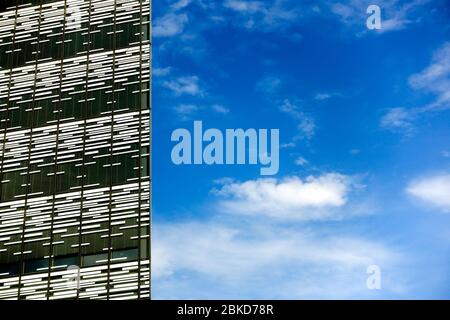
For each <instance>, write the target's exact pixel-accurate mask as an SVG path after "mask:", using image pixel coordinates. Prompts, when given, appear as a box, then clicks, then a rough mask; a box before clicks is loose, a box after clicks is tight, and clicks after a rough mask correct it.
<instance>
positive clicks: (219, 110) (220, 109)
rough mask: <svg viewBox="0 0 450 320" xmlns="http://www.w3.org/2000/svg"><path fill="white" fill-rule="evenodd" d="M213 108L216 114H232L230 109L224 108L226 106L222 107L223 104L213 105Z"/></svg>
mask: <svg viewBox="0 0 450 320" xmlns="http://www.w3.org/2000/svg"><path fill="white" fill-rule="evenodd" d="M211 108H212V109H213V110H214V111H215V112H217V113H221V114H227V113H229V112H230V109H228V108H226V107H224V106H223V105H221V104H213V105H212V106H211Z"/></svg>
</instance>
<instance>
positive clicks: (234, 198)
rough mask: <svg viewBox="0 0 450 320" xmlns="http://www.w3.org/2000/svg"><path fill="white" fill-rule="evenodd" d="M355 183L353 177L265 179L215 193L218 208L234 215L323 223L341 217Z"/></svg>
mask: <svg viewBox="0 0 450 320" xmlns="http://www.w3.org/2000/svg"><path fill="white" fill-rule="evenodd" d="M352 187H353V181H352V179H351V178H350V177H348V176H345V175H342V174H338V173H327V174H323V175H320V176H317V177H314V176H309V177H306V178H305V179H303V180H302V179H301V178H299V177H297V176H291V177H287V178H284V179H275V178H262V179H256V180H248V181H244V182H232V183H227V184H225V185H223V186H222V187H221V188H219V189H218V190H214V193H215V194H216V195H217V196H219V197H220V199H221V200H220V201H219V204H218V206H219V207H220V208H221V210H223V211H225V212H227V213H231V214H241V215H256V216H269V217H272V218H277V219H294V220H321V219H334V218H338V217H340V216H341V211H339V210H334V209H338V208H341V207H343V206H344V205H346V204H347V202H348V196H349V194H350V192H351V191H352Z"/></svg>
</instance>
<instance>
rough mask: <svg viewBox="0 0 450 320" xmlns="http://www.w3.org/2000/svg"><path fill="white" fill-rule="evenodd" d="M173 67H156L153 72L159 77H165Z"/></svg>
mask: <svg viewBox="0 0 450 320" xmlns="http://www.w3.org/2000/svg"><path fill="white" fill-rule="evenodd" d="M171 69H172V68H171V67H165V68H154V69H153V70H152V73H153V75H154V76H157V77H164V76H167V75H169V73H170V71H171Z"/></svg>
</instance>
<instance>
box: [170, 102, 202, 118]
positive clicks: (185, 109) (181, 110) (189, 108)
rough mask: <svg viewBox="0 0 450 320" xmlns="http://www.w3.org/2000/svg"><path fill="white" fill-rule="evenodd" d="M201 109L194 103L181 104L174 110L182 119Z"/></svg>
mask: <svg viewBox="0 0 450 320" xmlns="http://www.w3.org/2000/svg"><path fill="white" fill-rule="evenodd" d="M199 109H200V107H199V106H197V105H194V104H179V105H177V106H176V107H175V108H174V111H175V113H176V114H177V115H178V116H179V117H180V118H181V119H182V120H187V119H190V117H191V116H192V115H193V114H194V113H196V112H197V111H198V110H199Z"/></svg>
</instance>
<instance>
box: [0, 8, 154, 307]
mask: <svg viewBox="0 0 450 320" xmlns="http://www.w3.org/2000/svg"><path fill="white" fill-rule="evenodd" d="M150 20H151V14H150V2H149V0H59V1H55V0H1V1H0V170H1V171H0V181H1V184H0V299H45V300H46V299H50V300H51V299H149V298H150V221H151V219H150V192H151V189H150V188H151V172H150V150H151V148H150V147H151V146H150V124H151V106H150V104H151V99H150V97H151V85H150V79H151V77H150V74H151V73H150V65H151V41H150V28H151V25H150Z"/></svg>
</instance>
